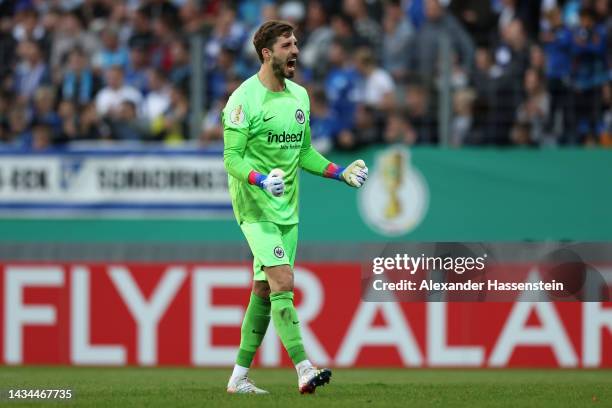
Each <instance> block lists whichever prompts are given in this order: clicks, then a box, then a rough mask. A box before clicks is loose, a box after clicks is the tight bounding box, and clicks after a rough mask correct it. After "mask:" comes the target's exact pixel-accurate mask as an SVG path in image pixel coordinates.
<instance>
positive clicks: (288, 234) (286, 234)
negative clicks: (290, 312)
mask: <svg viewBox="0 0 612 408" xmlns="http://www.w3.org/2000/svg"><path fill="white" fill-rule="evenodd" d="M240 228H241V229H242V233H243V234H244V236H245V237H246V239H247V241H248V243H249V247H250V248H251V252H252V253H253V258H254V259H253V280H256V281H265V280H267V279H266V274H265V273H264V271H263V267H264V266H278V265H290V266H291V269H293V262H294V261H295V250H296V248H297V240H298V225H297V224H292V225H278V224H275V223H273V222H268V221H263V222H252V223H247V222H243V223H242V224H240Z"/></svg>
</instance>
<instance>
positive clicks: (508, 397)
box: [0, 367, 612, 408]
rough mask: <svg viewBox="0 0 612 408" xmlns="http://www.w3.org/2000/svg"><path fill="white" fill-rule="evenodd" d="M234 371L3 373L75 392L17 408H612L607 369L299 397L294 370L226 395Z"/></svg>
mask: <svg viewBox="0 0 612 408" xmlns="http://www.w3.org/2000/svg"><path fill="white" fill-rule="evenodd" d="M229 374H230V370H229V369H199V368H133V367H129V368H72V367H0V390H1V393H2V397H1V399H0V408H1V407H2V406H7V405H9V404H11V402H9V401H8V400H7V399H6V395H7V390H8V389H9V388H13V389H15V388H19V389H24V388H25V389H32V388H39V389H40V388H70V389H72V390H73V394H74V396H73V399H72V401H69V402H68V401H63V402H52V401H49V400H45V401H31V400H30V401H19V402H17V403H15V404H13V405H15V406H18V407H25V406H35V407H47V406H62V407H66V406H75V407H76V406H78V407H82V406H84V407H87V406H96V407H191V406H193V407H196V406H197V407H213V408H222V407H243V406H244V407H266V408H269V407H271V406H274V407H284V408H298V407H313V406H316V407H391V406H396V407H470V408H474V407H612V371H610V370H584V371H580V370H459V369H456V370H442V369H434V370H429V369H335V370H333V377H332V381H331V384H329V385H326V386H324V387H322V388H318V389H317V392H316V394H314V395H300V394H299V392H298V391H297V377H296V375H295V371H293V370H290V369H255V370H253V371H252V378H253V380H255V382H256V383H257V385H259V386H261V387H263V388H265V389H267V390H268V391H270V393H271V394H270V395H227V394H226V392H225V385H226V382H227V378H228V375H229Z"/></svg>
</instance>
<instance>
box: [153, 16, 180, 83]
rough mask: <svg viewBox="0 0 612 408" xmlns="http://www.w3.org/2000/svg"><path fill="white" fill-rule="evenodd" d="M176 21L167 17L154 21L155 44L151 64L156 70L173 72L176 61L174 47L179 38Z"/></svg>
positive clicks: (157, 18)
mask: <svg viewBox="0 0 612 408" xmlns="http://www.w3.org/2000/svg"><path fill="white" fill-rule="evenodd" d="M173 24H174V20H173V19H172V18H170V17H167V16H163V15H162V16H159V17H156V18H155V19H153V34H154V42H153V49H152V50H151V63H152V64H153V66H154V67H155V68H159V69H161V70H162V71H164V72H166V73H168V72H170V71H171V70H172V67H173V64H174V59H173V55H172V45H173V43H174V40H175V39H176V38H177V30H176V29H175V27H174V26H173Z"/></svg>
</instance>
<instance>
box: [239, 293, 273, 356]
mask: <svg viewBox="0 0 612 408" xmlns="http://www.w3.org/2000/svg"><path fill="white" fill-rule="evenodd" d="M268 323H270V301H269V300H267V299H264V298H261V297H259V296H257V295H256V294H254V293H251V300H250V301H249V306H248V307H247V310H246V313H245V315H244V320H243V321H242V328H241V330H240V333H241V336H240V350H238V357H237V358H236V364H238V365H239V366H242V367H246V368H248V367H250V366H251V363H252V362H253V357H255V352H256V351H257V348H258V347H259V345H260V344H261V342H262V340H263V338H264V336H265V334H266V330H267V329H268Z"/></svg>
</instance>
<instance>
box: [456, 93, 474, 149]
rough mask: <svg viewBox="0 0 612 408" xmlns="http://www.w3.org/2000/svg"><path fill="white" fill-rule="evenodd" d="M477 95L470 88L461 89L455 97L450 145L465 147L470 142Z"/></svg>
mask: <svg viewBox="0 0 612 408" xmlns="http://www.w3.org/2000/svg"><path fill="white" fill-rule="evenodd" d="M475 101H476V93H475V92H474V91H473V90H472V89H469V88H466V89H461V90H459V91H457V92H455V93H454V95H453V120H452V122H451V129H450V133H451V134H450V145H451V146H454V147H459V146H463V145H465V144H468V143H469V142H470V139H471V138H472V137H471V134H472V132H473V131H474V123H475V118H474V102H475Z"/></svg>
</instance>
